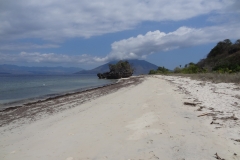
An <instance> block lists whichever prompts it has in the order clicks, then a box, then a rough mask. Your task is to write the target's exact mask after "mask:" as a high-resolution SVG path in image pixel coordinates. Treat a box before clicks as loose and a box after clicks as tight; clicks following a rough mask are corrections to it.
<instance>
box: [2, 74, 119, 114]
mask: <svg viewBox="0 0 240 160" xmlns="http://www.w3.org/2000/svg"><path fill="white" fill-rule="evenodd" d="M115 82H116V80H106V79H98V77H97V76H96V75H0V110H2V109H4V108H7V107H12V106H15V105H17V104H22V103H27V102H30V101H36V100H39V99H45V98H48V97H54V96H57V95H61V94H66V93H72V92H76V91H81V90H85V89H89V88H94V87H99V86H103V85H106V84H111V83H115Z"/></svg>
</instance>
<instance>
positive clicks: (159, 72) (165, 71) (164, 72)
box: [149, 67, 170, 74]
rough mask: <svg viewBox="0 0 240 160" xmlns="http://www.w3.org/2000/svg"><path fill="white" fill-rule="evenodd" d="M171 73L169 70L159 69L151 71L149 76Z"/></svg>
mask: <svg viewBox="0 0 240 160" xmlns="http://www.w3.org/2000/svg"><path fill="white" fill-rule="evenodd" d="M169 72H170V71H169V69H166V68H165V67H158V69H157V70H150V71H149V74H167V73H169Z"/></svg>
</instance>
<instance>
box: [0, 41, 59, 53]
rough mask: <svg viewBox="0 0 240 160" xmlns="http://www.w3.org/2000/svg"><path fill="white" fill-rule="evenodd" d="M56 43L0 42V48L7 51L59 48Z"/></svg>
mask: <svg viewBox="0 0 240 160" xmlns="http://www.w3.org/2000/svg"><path fill="white" fill-rule="evenodd" d="M59 47H60V46H59V45H56V44H42V45H39V44H33V43H17V44H16V43H10V44H0V50H8V51H14V50H16V51H18V50H28V49H45V48H59Z"/></svg>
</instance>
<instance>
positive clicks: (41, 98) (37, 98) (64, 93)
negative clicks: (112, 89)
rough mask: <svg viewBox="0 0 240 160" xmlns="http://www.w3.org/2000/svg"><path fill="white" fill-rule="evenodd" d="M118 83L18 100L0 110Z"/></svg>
mask: <svg viewBox="0 0 240 160" xmlns="http://www.w3.org/2000/svg"><path fill="white" fill-rule="evenodd" d="M116 83H118V82H115V83H110V84H105V85H99V86H91V87H85V88H80V89H76V90H72V91H66V92H63V93H56V94H46V95H43V96H39V97H33V98H27V99H22V100H18V101H13V102H8V103H3V104H1V105H2V106H5V107H4V108H3V109H0V112H6V111H9V110H13V109H17V108H19V107H22V106H28V105H32V104H36V103H41V102H46V101H49V100H54V99H57V98H61V97H64V96H71V95H74V94H80V93H82V92H86V91H91V90H95V89H99V88H102V87H107V86H110V85H114V84H116Z"/></svg>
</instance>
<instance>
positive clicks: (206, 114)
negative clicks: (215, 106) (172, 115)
mask: <svg viewBox="0 0 240 160" xmlns="http://www.w3.org/2000/svg"><path fill="white" fill-rule="evenodd" d="M211 114H212V113H204V114H201V115H199V116H198V117H202V116H208V115H211Z"/></svg>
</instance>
